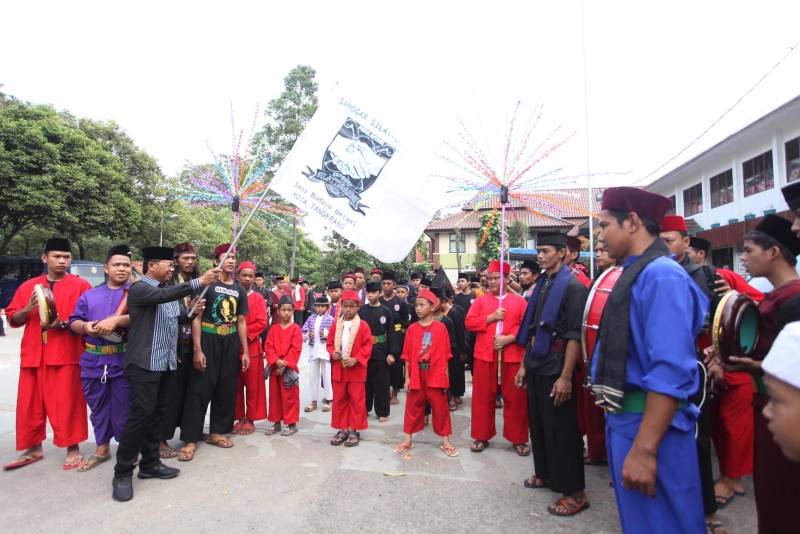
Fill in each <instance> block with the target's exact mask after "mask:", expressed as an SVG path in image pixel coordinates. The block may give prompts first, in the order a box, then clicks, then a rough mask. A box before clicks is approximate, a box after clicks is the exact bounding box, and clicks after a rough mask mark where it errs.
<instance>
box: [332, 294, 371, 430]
mask: <svg viewBox="0 0 800 534" xmlns="http://www.w3.org/2000/svg"><path fill="white" fill-rule="evenodd" d="M353 293H355V292H354V291H346V292H345V293H344V294H343V295H342V298H341V299H340V301H339V302H341V301H342V300H346V298H345V297H347V296H348V294H350V296H352V294H353ZM357 297H358V294H357V293H356V298H357ZM340 321H341V322H344V317H340V318H339V319H337V321H336V322H334V323H333V325H332V326H331V333H330V334H329V335H328V343H327V347H328V352H329V353H330V354H331V382H332V383H333V407H332V408H333V410H332V412H331V427H333V428H336V429H339V430H346V429H352V430H364V429H365V428H367V400H366V397H367V395H366V381H367V364H368V363H369V358H370V356H371V355H372V331H371V330H370V328H369V325H368V324H367V322H366V321H362V320H361V319H360V318H359V317H358V315H356V317H355V318H354V319H353V321H354V322H357V323H358V330H357V331H356V332H355V339H353V341H352V343H351V344H352V348H351V350H350V357H351V358H355V359H356V361H357V362H358V363H357V364H356V365H354V366H353V367H349V368H345V367H343V366H342V362H341V361H340V360H334V359H333V353H334V351H335V350H336V337H337V335H336V334H334V332H338V323H339V322H340ZM348 341H349V340H348ZM340 342H341V340H340ZM342 344H344V343H342ZM341 352H342V354H345V347H342V348H341Z"/></svg>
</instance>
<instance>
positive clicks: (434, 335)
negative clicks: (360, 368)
mask: <svg viewBox="0 0 800 534" xmlns="http://www.w3.org/2000/svg"><path fill="white" fill-rule="evenodd" d="M438 305H439V299H438V298H437V297H436V296H435V295H434V294H433V293H432V292H431V291H429V290H427V289H421V290H420V291H419V293H417V299H416V302H415V305H414V307H415V308H416V312H417V317H419V321H418V322H416V323H413V324H411V325H410V326H409V327H408V331H407V332H406V339H405V344H404V346H403V355H402V356H401V358H402V359H403V360H404V361H406V362H408V364H407V365H406V373H405V374H406V389H407V390H408V397H407V398H406V414H405V420H404V421H403V432H405V439H404V440H403V442H402V443H400V445H398V446H397V447H396V448H395V449H394V453H395V454H404V453H405V452H407V451H408V450H410V449H412V448H413V447H414V442H413V441H412V434H413V433H414V432H420V431H421V430H422V429H423V428H424V418H425V403H426V402H427V403H428V404H430V405H431V411H432V412H433V431H434V432H435V433H436V434H437V435H439V436H442V444H441V445H440V446H439V448H440V449H442V451H443V452H444V453H445V454H446V455H447V456H450V457H451V458H453V457H456V456H458V449H456V448H455V447H454V446H453V444H452V443H450V435H451V434H452V433H453V431H452V428H451V426H450V410H449V408H448V405H447V389H448V388H449V387H450V380H449V378H448V376H447V361H448V360H449V359H450V358H452V357H453V355H452V354H451V353H450V336H449V335H448V333H447V327H446V326H445V325H444V323H442V322H440V321H436V320H434V317H433V313H434V309H435V308H436V307H437V306H438Z"/></svg>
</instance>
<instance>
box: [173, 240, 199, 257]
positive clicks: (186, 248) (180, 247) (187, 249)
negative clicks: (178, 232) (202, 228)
mask: <svg viewBox="0 0 800 534" xmlns="http://www.w3.org/2000/svg"><path fill="white" fill-rule="evenodd" d="M173 250H174V253H175V257H176V258H177V257H178V256H180V255H181V254H197V251H195V249H194V245H192V244H191V243H189V242H186V243H178V244H177V245H175V248H174V249H173Z"/></svg>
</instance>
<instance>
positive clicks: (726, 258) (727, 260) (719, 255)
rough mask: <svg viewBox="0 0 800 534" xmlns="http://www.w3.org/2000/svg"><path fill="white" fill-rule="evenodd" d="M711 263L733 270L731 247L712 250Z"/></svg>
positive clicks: (720, 267)
mask: <svg viewBox="0 0 800 534" xmlns="http://www.w3.org/2000/svg"><path fill="white" fill-rule="evenodd" d="M711 265H713V266H714V267H717V268H719V269H728V270H733V249H732V248H731V247H725V248H718V249H716V250H712V251H711Z"/></svg>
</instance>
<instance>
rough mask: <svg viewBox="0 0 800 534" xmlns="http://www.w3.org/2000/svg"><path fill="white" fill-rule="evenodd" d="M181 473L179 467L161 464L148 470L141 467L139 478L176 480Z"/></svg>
mask: <svg viewBox="0 0 800 534" xmlns="http://www.w3.org/2000/svg"><path fill="white" fill-rule="evenodd" d="M180 472H181V470H180V469H178V468H177V467H169V466H168V465H165V464H163V463H161V462H159V463H157V464H156V465H154V466H153V467H148V468H147V469H144V468H142V467H139V478H160V479H167V478H175V477H176V476H178V473H180Z"/></svg>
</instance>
